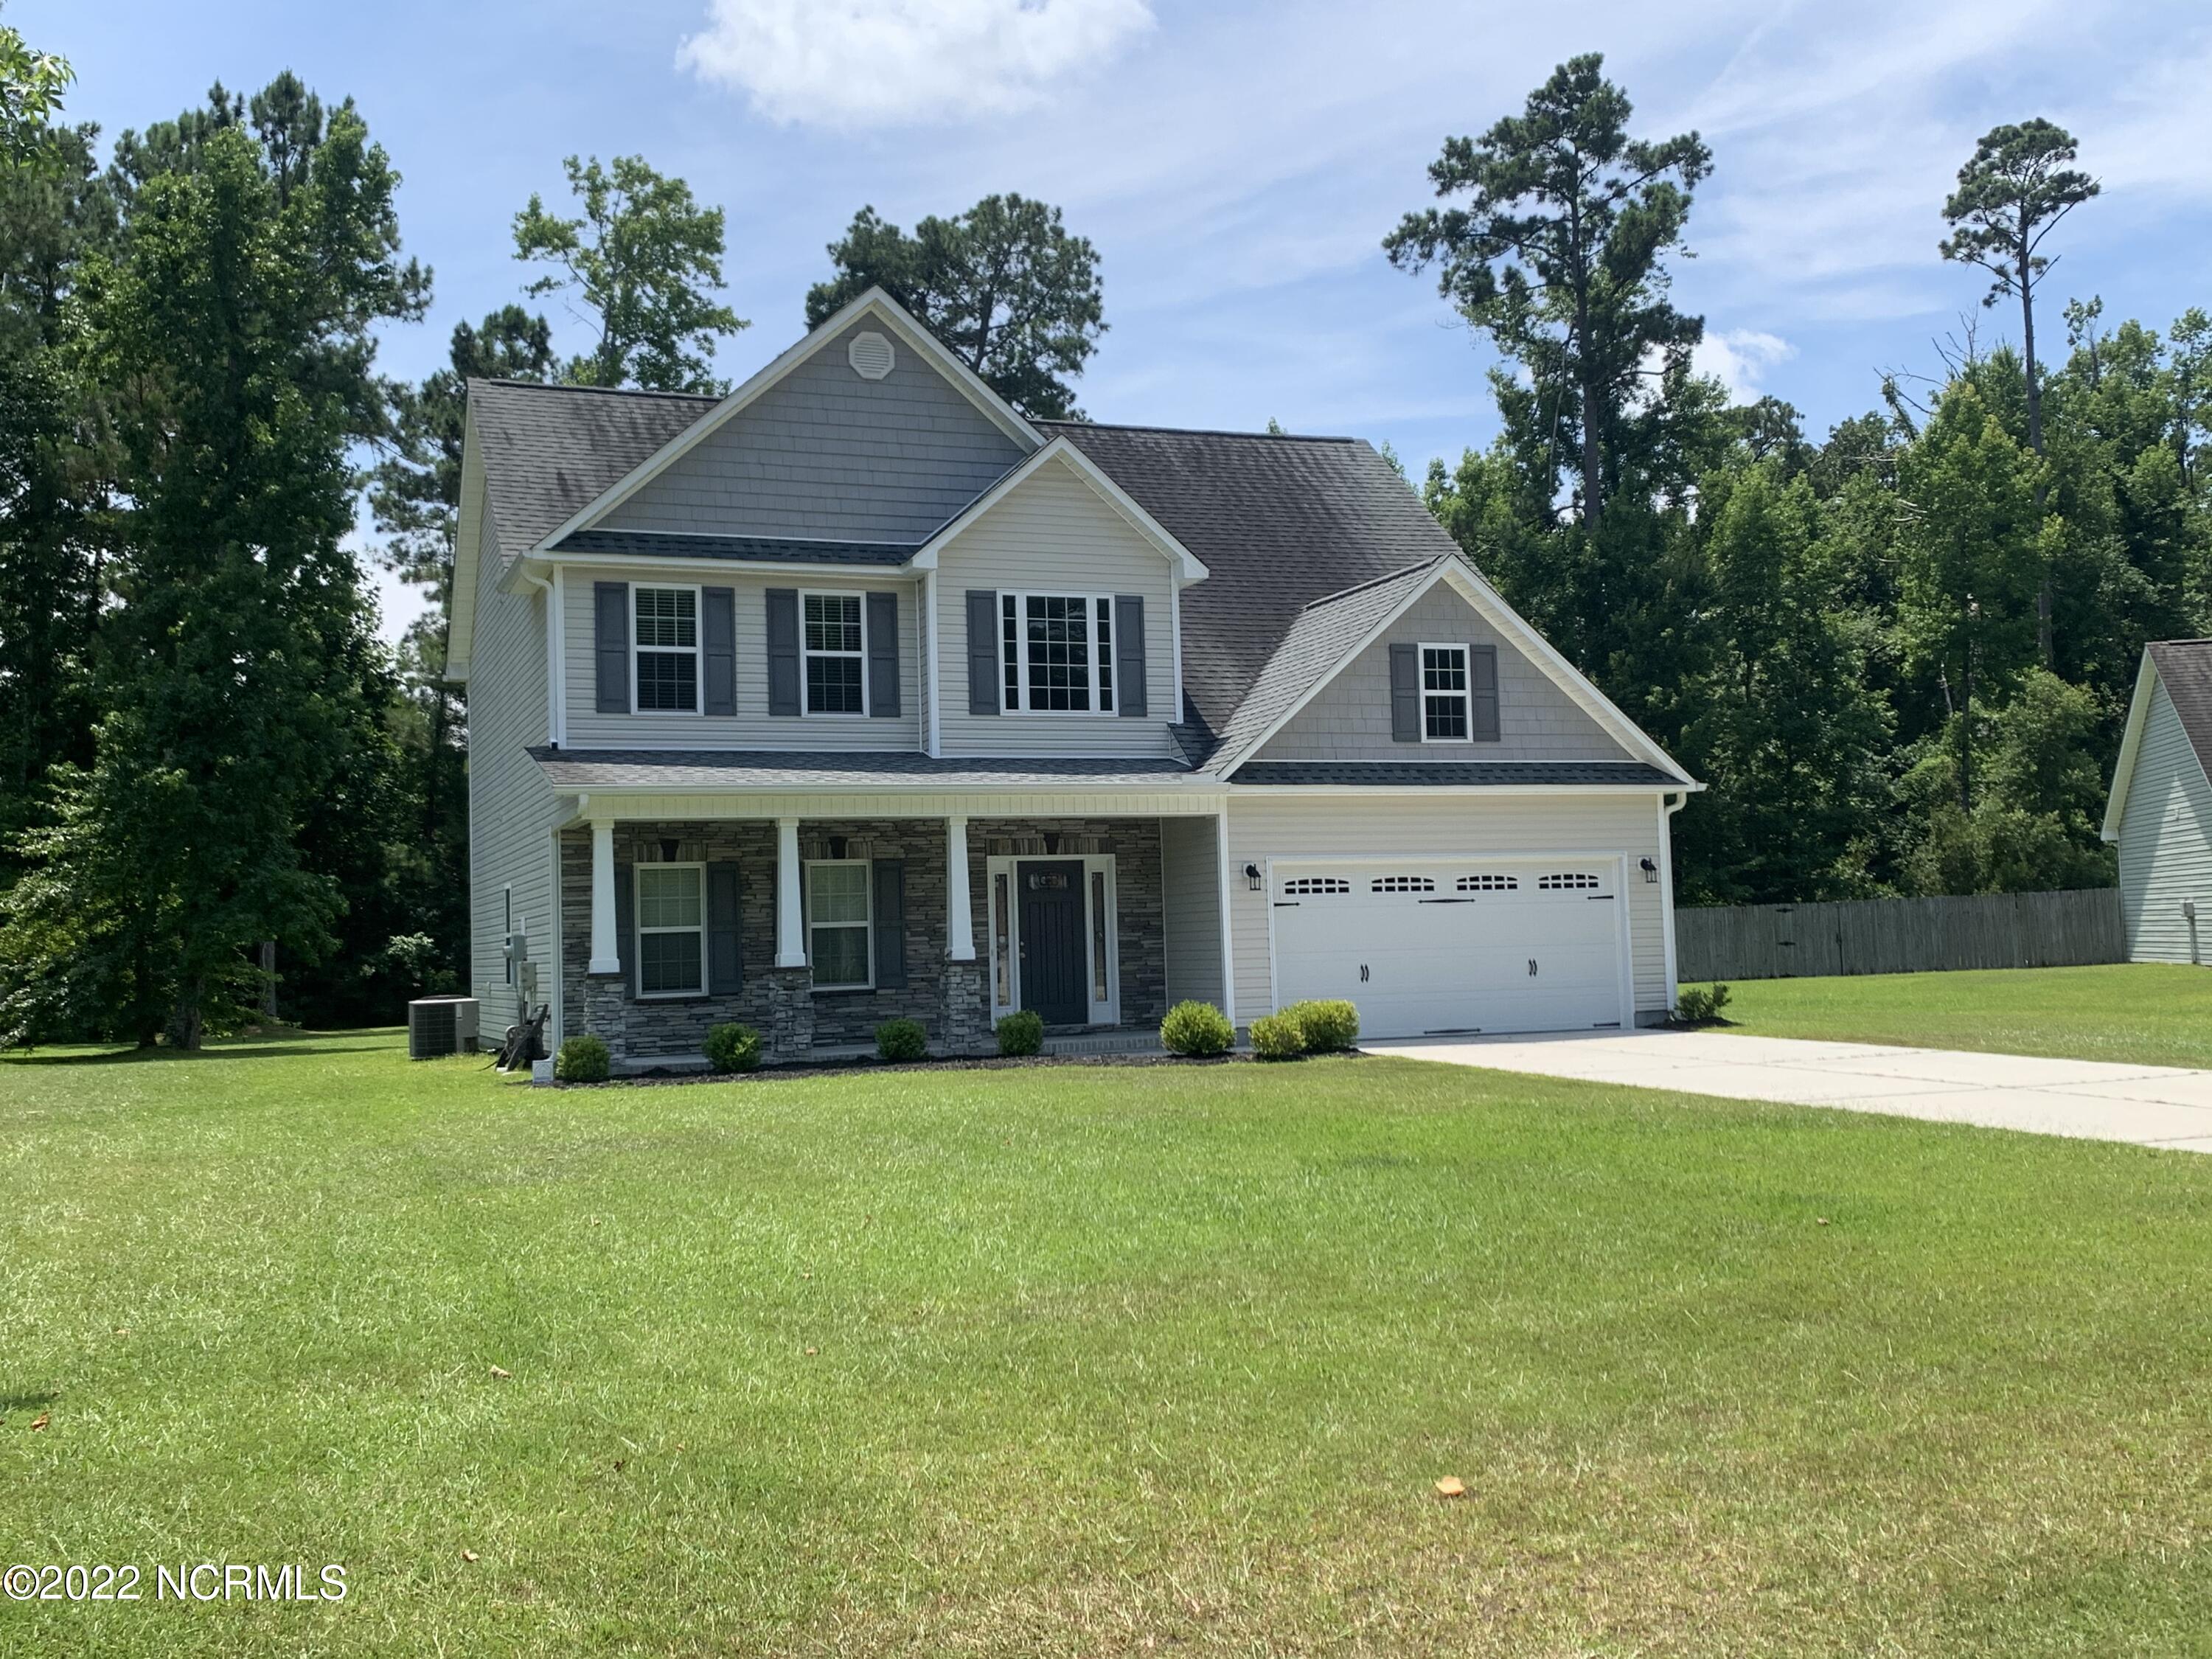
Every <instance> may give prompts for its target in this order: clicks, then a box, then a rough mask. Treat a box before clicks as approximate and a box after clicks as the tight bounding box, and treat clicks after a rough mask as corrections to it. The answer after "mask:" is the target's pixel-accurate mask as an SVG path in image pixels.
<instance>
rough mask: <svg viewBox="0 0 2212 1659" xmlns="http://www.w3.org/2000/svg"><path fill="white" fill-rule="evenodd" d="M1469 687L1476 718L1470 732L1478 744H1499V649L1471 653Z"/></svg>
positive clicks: (1482, 647) (1474, 649) (1476, 649)
mask: <svg viewBox="0 0 2212 1659" xmlns="http://www.w3.org/2000/svg"><path fill="white" fill-rule="evenodd" d="M1467 685H1468V690H1469V691H1470V692H1472V693H1473V694H1474V696H1472V697H1471V698H1470V699H1469V702H1470V704H1471V706H1472V707H1473V708H1474V719H1473V720H1470V721H1468V730H1469V732H1470V734H1471V735H1472V736H1473V737H1474V740H1475V741H1476V742H1477V743H1496V742H1497V741H1498V647H1496V646H1494V645H1477V646H1471V647H1468V653H1467Z"/></svg>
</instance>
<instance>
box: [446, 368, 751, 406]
mask: <svg viewBox="0 0 2212 1659" xmlns="http://www.w3.org/2000/svg"><path fill="white" fill-rule="evenodd" d="M468 378H469V380H470V382H471V384H473V385H477V386H519V387H520V388H522V389H524V390H526V391H530V392H597V393H599V395H601V396H603V397H611V398H685V399H688V400H689V401H690V402H693V403H702V404H718V403H720V402H721V401H722V399H721V397H720V394H719V393H717V392H659V391H655V390H654V389H653V388H652V387H650V386H572V385H570V384H569V383H568V382H567V381H565V380H518V379H516V378H514V377H513V376H512V375H507V374H471V375H470V376H469V377H468Z"/></svg>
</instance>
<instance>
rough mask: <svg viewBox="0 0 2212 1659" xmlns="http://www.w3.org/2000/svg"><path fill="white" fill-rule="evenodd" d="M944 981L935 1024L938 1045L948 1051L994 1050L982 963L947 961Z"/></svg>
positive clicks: (985, 1052)
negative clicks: (942, 1004) (941, 1011)
mask: <svg viewBox="0 0 2212 1659" xmlns="http://www.w3.org/2000/svg"><path fill="white" fill-rule="evenodd" d="M944 983H945V1012H944V1015H943V1017H942V1018H941V1020H940V1022H939V1026H938V1037H937V1042H938V1046H939V1048H942V1049H943V1050H944V1051H945V1053H946V1054H995V1053H997V1052H998V1047H999V1043H998V1037H997V1035H996V1033H994V1031H993V1030H992V1029H991V1005H990V1003H989V1001H988V1000H987V999H986V997H985V995H984V985H983V964H982V963H980V962H948V963H945V980H944Z"/></svg>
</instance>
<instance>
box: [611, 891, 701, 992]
mask: <svg viewBox="0 0 2212 1659" xmlns="http://www.w3.org/2000/svg"><path fill="white" fill-rule="evenodd" d="M647 870H653V871H659V870H689V871H690V872H691V874H692V877H693V878H694V879H695V880H696V881H697V882H698V884H699V925H698V926H697V927H647V926H646V925H645V890H644V886H643V884H642V882H641V879H640V878H641V875H642V873H643V872H646V871H647ZM629 879H630V896H629V912H630V917H629V921H630V926H629V932H630V939H631V948H632V949H634V950H635V951H636V952H637V956H636V962H637V1000H639V1001H640V1002H664V1001H667V1000H671V999H674V998H677V997H703V996H705V995H706V994H708V984H707V866H705V865H704V864H633V865H632V866H630V870H629ZM647 933H696V934H698V936H699V982H698V983H697V984H696V985H695V986H692V987H689V988H688V989H684V990H677V991H648V990H647V989H646V988H645V936H646V935H647Z"/></svg>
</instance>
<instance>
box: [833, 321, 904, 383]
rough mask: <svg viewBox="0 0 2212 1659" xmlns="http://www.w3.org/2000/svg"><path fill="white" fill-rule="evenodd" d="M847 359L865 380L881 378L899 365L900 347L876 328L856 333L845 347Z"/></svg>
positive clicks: (854, 370)
mask: <svg viewBox="0 0 2212 1659" xmlns="http://www.w3.org/2000/svg"><path fill="white" fill-rule="evenodd" d="M845 361H846V362H849V363H850V364H852V365H853V373H854V374H857V375H859V376H860V378H861V379H862V380H882V379H883V378H884V375H886V374H890V372H891V370H892V369H893V368H896V367H897V365H898V349H897V348H896V347H895V346H893V345H892V344H891V343H890V341H889V340H887V339H885V338H884V337H883V336H882V335H880V334H878V333H877V332H876V331H875V330H873V329H870V330H869V331H867V332H866V334H855V335H854V337H853V343H852V344H850V345H848V346H847V347H846V348H845Z"/></svg>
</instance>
